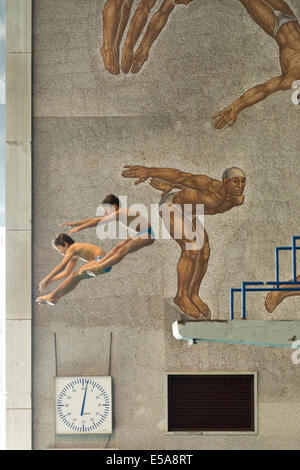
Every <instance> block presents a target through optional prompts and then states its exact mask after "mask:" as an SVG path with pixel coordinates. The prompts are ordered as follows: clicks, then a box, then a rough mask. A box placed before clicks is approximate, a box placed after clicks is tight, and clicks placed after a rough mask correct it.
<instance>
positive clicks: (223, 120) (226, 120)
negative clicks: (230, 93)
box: [213, 106, 237, 129]
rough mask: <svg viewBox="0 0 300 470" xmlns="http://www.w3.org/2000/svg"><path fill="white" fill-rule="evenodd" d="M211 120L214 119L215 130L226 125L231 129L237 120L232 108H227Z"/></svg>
mask: <svg viewBox="0 0 300 470" xmlns="http://www.w3.org/2000/svg"><path fill="white" fill-rule="evenodd" d="M213 119H215V128H216V129H223V128H224V127H226V126H227V125H228V126H230V127H231V126H233V124H234V123H235V121H236V120H237V112H236V111H235V110H234V109H233V107H231V106H228V107H227V108H225V109H223V110H222V111H219V112H218V113H217V114H215V115H214V116H213Z"/></svg>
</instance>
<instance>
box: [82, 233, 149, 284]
mask: <svg viewBox="0 0 300 470" xmlns="http://www.w3.org/2000/svg"><path fill="white" fill-rule="evenodd" d="M153 242H154V240H151V239H142V238H128V239H127V240H124V241H123V242H121V243H120V244H119V245H117V246H115V247H114V248H113V249H112V250H111V251H110V252H109V253H107V255H105V257H104V258H103V259H102V260H101V261H96V262H91V263H89V264H88V265H84V266H83V267H82V268H81V269H80V270H79V274H80V275H81V274H85V273H87V272H89V273H92V274H94V275H95V276H98V275H99V274H102V273H103V272H104V270H105V269H107V268H110V267H112V266H114V265H115V264H118V263H119V262H120V261H121V260H122V259H123V258H125V256H127V255H128V254H129V253H133V252H134V251H138V250H140V249H141V248H144V247H145V246H148V245H151V244H152V243H153Z"/></svg>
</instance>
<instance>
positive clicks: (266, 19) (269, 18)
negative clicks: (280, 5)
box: [240, 0, 276, 37]
mask: <svg viewBox="0 0 300 470" xmlns="http://www.w3.org/2000/svg"><path fill="white" fill-rule="evenodd" d="M240 2H241V3H242V4H243V5H244V7H245V8H246V10H247V11H248V13H249V15H250V16H251V18H252V19H253V20H254V21H255V23H256V24H258V26H260V27H261V28H262V29H263V30H264V31H265V32H266V33H267V34H268V35H269V36H271V37H273V31H274V28H275V21H276V17H275V14H274V11H273V9H272V8H271V7H270V6H268V5H267V4H266V3H267V2H266V3H264V2H263V0H240ZM268 3H269V2H268Z"/></svg>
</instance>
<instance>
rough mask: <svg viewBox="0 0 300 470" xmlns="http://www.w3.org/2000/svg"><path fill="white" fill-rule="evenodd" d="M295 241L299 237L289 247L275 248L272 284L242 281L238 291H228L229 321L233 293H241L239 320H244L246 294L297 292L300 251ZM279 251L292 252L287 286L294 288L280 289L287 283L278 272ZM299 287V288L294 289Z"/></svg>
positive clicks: (232, 315)
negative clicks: (291, 274)
mask: <svg viewBox="0 0 300 470" xmlns="http://www.w3.org/2000/svg"><path fill="white" fill-rule="evenodd" d="M297 240H300V237H299V236H297V237H293V238H292V244H291V246H278V247H276V248H275V279H276V280H275V281H273V282H248V281H243V282H242V285H241V288H240V289H234V288H233V289H231V291H230V320H234V298H235V293H237V292H240V293H241V306H242V311H241V318H242V319H243V320H246V295H247V292H270V291H275V292H276V291H299V290H300V282H297V250H300V246H297ZM281 251H292V263H293V281H292V282H288V284H289V285H294V286H295V287H280V286H282V285H286V284H287V281H285V282H281V281H280V280H279V278H280V270H279V258H280V257H279V255H280V252H281ZM259 286H273V287H259ZM296 286H299V287H296Z"/></svg>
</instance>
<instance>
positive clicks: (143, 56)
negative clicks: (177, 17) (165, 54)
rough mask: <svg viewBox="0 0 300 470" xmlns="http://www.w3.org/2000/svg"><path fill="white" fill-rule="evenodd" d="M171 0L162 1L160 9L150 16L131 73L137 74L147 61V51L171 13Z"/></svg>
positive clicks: (172, 7) (172, 5) (173, 5)
mask: <svg viewBox="0 0 300 470" xmlns="http://www.w3.org/2000/svg"><path fill="white" fill-rule="evenodd" d="M174 8H175V4H174V2H173V0H164V2H163V4H162V6H161V7H160V9H159V10H158V11H157V12H156V13H155V14H154V15H153V16H152V18H151V20H150V22H149V25H148V27H147V30H146V32H145V35H144V37H143V40H142V42H141V44H140V45H139V47H138V49H137V51H136V52H135V54H134V57H133V63H132V67H131V72H132V73H137V72H139V70H140V69H141V68H142V66H143V64H144V63H145V62H146V61H147V60H148V57H149V51H150V49H151V46H152V44H153V42H154V41H155V39H156V38H157V37H158V35H159V34H160V33H161V31H162V30H163V29H164V27H165V25H166V23H167V21H168V18H169V16H170V14H171V12H172V11H173V10H174Z"/></svg>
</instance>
